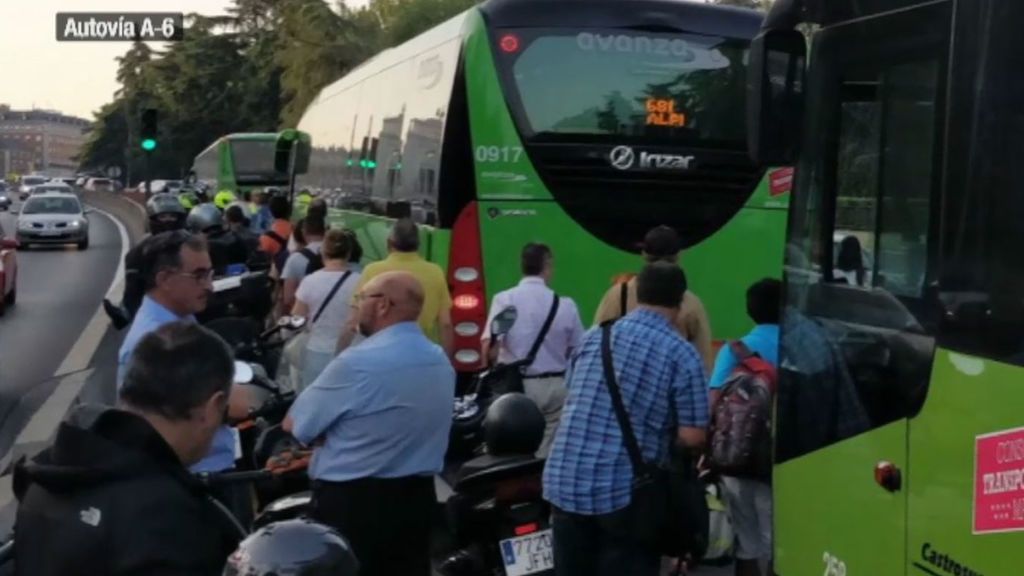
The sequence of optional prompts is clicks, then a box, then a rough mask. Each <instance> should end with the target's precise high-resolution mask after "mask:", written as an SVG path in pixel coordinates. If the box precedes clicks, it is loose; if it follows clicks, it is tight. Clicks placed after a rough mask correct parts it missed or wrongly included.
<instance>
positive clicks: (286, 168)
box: [274, 130, 312, 174]
mask: <svg viewBox="0 0 1024 576" xmlns="http://www.w3.org/2000/svg"><path fill="white" fill-rule="evenodd" d="M311 149H312V144H311V139H310V137H309V134H307V133H305V132H301V131H299V130H283V131H281V133H280V134H278V136H277V142H276V143H275V149H274V171H275V172H277V173H278V174H289V173H290V172H291V168H292V166H291V162H292V154H294V155H295V174H305V173H306V172H307V171H309V156H310V153H311V151H312V150H311Z"/></svg>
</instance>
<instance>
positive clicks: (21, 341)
mask: <svg viewBox="0 0 1024 576" xmlns="http://www.w3.org/2000/svg"><path fill="white" fill-rule="evenodd" d="M18 205H19V204H17V203H16V204H15V206H18ZM15 218H16V217H15V216H14V215H12V214H11V213H10V212H0V224H2V225H3V228H4V230H5V231H6V232H7V234H8V235H12V234H13V232H14V225H15ZM89 236H90V239H89V242H90V246H89V248H88V249H87V250H85V251H82V252H79V251H77V250H76V249H75V247H74V246H68V247H45V248H38V247H33V248H32V249H31V250H28V251H19V252H18V284H17V286H18V302H17V304H16V305H15V306H13V307H10V308H8V310H7V314H6V315H5V316H4V317H3V318H0V454H5V453H7V451H8V450H9V449H10V447H11V445H12V444H13V442H14V440H15V438H17V436H18V433H19V432H20V431H21V429H22V428H23V427H24V426H25V425H26V424H27V423H28V421H29V419H30V418H31V417H32V414H34V413H35V411H36V410H37V409H38V408H39V407H40V406H41V405H42V403H43V402H44V401H45V400H46V399H47V397H49V395H50V394H51V393H52V392H53V389H54V388H55V387H56V385H57V382H56V380H54V379H53V378H52V377H53V376H54V372H55V371H56V370H57V369H58V368H59V367H60V365H61V363H62V362H63V360H64V358H65V356H67V354H68V352H69V351H70V350H71V348H72V346H73V345H74V344H75V342H76V341H77V340H78V338H79V336H80V334H81V333H82V331H83V330H84V329H85V327H86V325H87V324H88V323H89V321H90V320H91V319H92V317H93V315H94V314H95V313H96V310H97V307H98V306H99V305H100V302H101V301H102V299H103V297H104V296H105V295H106V293H107V290H108V289H109V288H110V284H111V281H112V279H113V276H114V274H115V273H116V271H117V265H118V260H119V259H120V256H121V235H120V233H119V232H118V229H117V226H116V225H115V224H114V222H113V221H112V220H111V219H110V218H108V217H107V216H105V215H103V214H100V213H98V212H94V213H92V214H90V215H89Z"/></svg>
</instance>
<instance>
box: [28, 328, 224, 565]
mask: <svg viewBox="0 0 1024 576" xmlns="http://www.w3.org/2000/svg"><path fill="white" fill-rule="evenodd" d="M233 374H234V365H233V362H232V358H231V352H230V351H229V350H228V348H227V346H226V345H225V344H224V342H223V341H222V340H220V339H219V338H218V337H217V336H216V335H214V334H213V333H212V332H210V331H208V330H206V329H204V328H202V327H200V326H198V325H195V324H190V323H173V324H167V325H165V326H163V327H162V328H160V329H159V330H157V331H155V332H153V333H151V334H149V335H147V336H146V337H145V338H143V339H142V340H141V341H140V342H139V344H138V346H137V348H136V349H135V352H134V353H133V355H132V358H131V362H130V364H129V366H128V370H127V372H126V375H125V381H124V385H123V387H122V388H121V392H120V405H119V407H118V408H116V409H114V408H110V409H105V410H101V411H98V413H97V411H95V410H93V411H92V412H93V414H92V415H91V416H90V415H89V414H87V410H84V409H82V410H79V411H78V412H76V413H75V414H74V416H73V418H72V419H71V420H70V421H69V422H65V423H63V424H61V426H60V428H59V430H58V432H57V438H56V440H55V442H54V444H53V446H51V447H50V448H48V449H46V450H45V451H43V452H42V453H41V454H40V455H38V456H37V457H36V458H35V459H33V460H32V461H31V462H29V463H20V464H19V465H18V466H17V467H16V468H15V472H14V491H15V494H16V495H17V497H18V500H19V506H18V512H17V520H16V527H15V533H14V537H15V570H16V574H18V575H24V576H29V575H31V576H51V575H52V576H74V575H82V576H86V575H89V576H128V575H132V576H135V575H138V576H142V575H146V576H185V575H189V576H194V575H207V574H209V575H211V576H212V575H219V574H220V573H221V570H222V569H223V566H224V563H225V561H226V559H227V557H228V555H229V554H230V552H231V550H232V549H233V548H234V547H235V546H236V545H237V543H238V541H239V539H240V537H241V536H242V534H241V528H240V527H238V526H237V525H236V524H235V523H233V521H232V519H231V517H230V516H229V515H228V514H226V513H225V511H224V509H223V508H222V507H220V506H219V505H218V504H216V503H215V502H214V501H213V500H212V499H211V498H210V497H209V496H208V495H207V493H206V491H205V489H204V488H203V486H202V485H201V484H200V483H199V482H197V480H196V479H195V478H194V477H193V476H192V475H191V474H190V473H189V472H188V470H187V468H186V467H187V466H189V465H190V464H193V463H195V462H197V461H199V460H200V459H201V458H202V457H203V456H204V455H205V454H206V453H207V452H208V451H209V449H210V444H211V442H212V440H213V436H214V433H215V432H216V431H217V428H218V427H219V426H220V425H221V423H222V421H223V419H224V414H225V412H226V410H227V405H228V393H229V390H230V388H231V384H232V379H233Z"/></svg>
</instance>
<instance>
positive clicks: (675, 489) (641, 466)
mask: <svg viewBox="0 0 1024 576" xmlns="http://www.w3.org/2000/svg"><path fill="white" fill-rule="evenodd" d="M611 328H612V323H611V322H606V323H604V324H602V325H601V359H602V363H603V365H604V381H605V384H606V385H607V387H608V394H609V395H610V396H611V400H612V408H614V410H615V419H616V420H618V423H619V428H620V429H621V430H622V440H623V443H624V444H625V446H626V452H628V453H629V461H630V463H631V464H632V466H633V486H632V491H631V494H630V502H629V506H627V507H626V508H625V509H623V510H621V511H619V512H616V513H614V514H613V521H612V523H611V524H612V525H613V526H615V527H616V532H617V533H619V534H620V535H621V536H622V537H624V538H628V539H631V540H634V541H637V542H640V543H642V544H643V545H644V546H647V547H649V548H650V549H651V550H652V551H655V552H657V553H659V554H661V555H664V556H670V557H672V558H688V559H690V560H691V561H694V562H695V561H697V560H699V559H700V558H701V557H702V556H703V555H704V553H705V552H706V551H707V542H708V505H707V496H706V491H705V488H704V483H703V481H701V479H700V478H699V477H698V475H697V470H696V467H695V466H694V465H693V463H692V462H691V461H690V459H689V458H688V457H680V455H674V457H673V458H672V459H671V462H672V463H671V465H670V466H669V468H667V469H666V468H661V467H659V466H656V465H654V464H649V463H646V462H644V459H643V454H642V453H641V451H640V444H639V443H638V442H637V439H636V435H635V434H634V433H633V426H632V424H630V421H629V414H628V413H627V412H626V406H625V404H624V403H623V401H622V392H621V390H620V388H619V383H618V379H617V378H616V376H615V366H614V365H613V363H612V348H611V339H612V334H611ZM674 439H675V438H674V435H673V441H674ZM679 452H684V451H682V450H680V451H679Z"/></svg>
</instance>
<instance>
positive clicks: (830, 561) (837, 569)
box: [821, 552, 846, 576]
mask: <svg viewBox="0 0 1024 576" xmlns="http://www.w3.org/2000/svg"><path fill="white" fill-rule="evenodd" d="M821 560H822V562H824V563H825V573H824V575H823V576H846V562H843V561H842V560H840V559H839V558H837V557H835V556H833V555H831V554H829V553H828V552H825V555H824V557H822V559H821Z"/></svg>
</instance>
